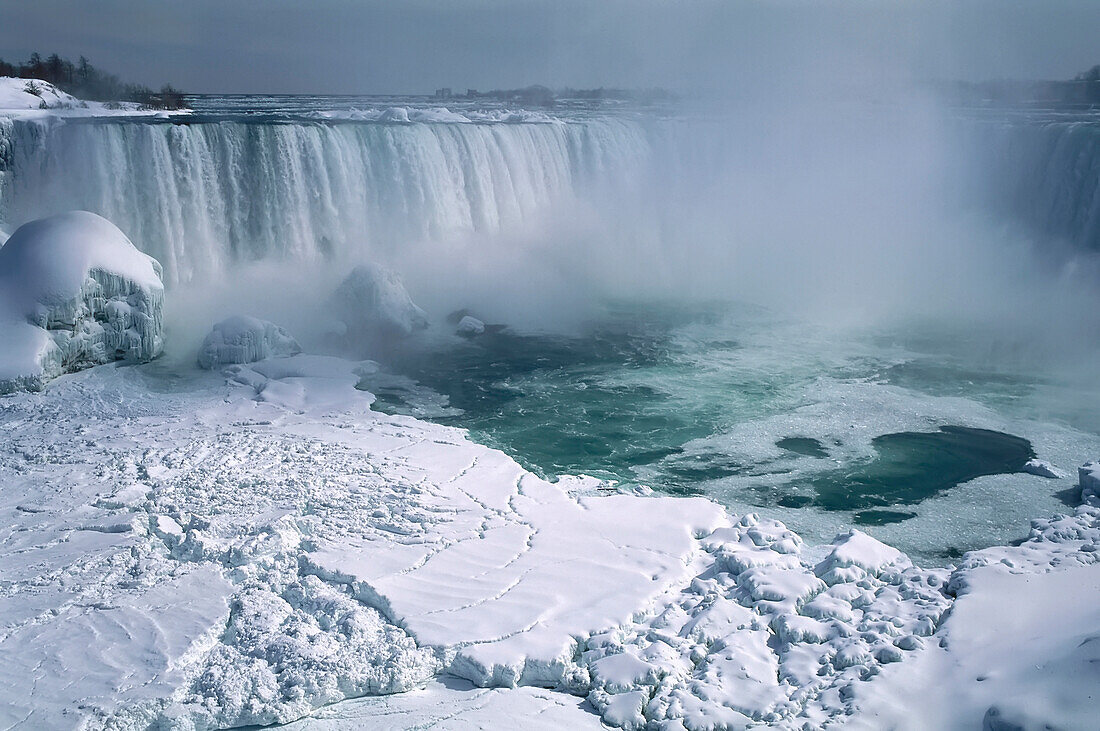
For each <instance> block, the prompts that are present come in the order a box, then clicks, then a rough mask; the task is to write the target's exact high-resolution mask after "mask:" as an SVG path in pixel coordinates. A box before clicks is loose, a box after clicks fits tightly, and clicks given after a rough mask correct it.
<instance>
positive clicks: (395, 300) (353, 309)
mask: <svg viewBox="0 0 1100 731" xmlns="http://www.w3.org/2000/svg"><path fill="white" fill-rule="evenodd" d="M335 308H336V313H337V316H338V317H339V318H340V319H341V320H342V321H343V323H344V325H345V326H346V333H347V337H348V338H350V339H351V340H353V341H359V342H366V343H372V342H376V341H377V340H379V339H380V338H381V339H386V338H392V337H395V336H396V337H401V336H405V335H409V334H411V333H412V332H413V331H415V330H421V329H423V328H426V327H427V326H428V318H427V315H425V313H424V310H422V309H420V308H419V307H417V306H416V305H415V304H414V303H413V301H412V299H411V298H410V297H409V293H408V292H407V291H405V285H404V283H402V281H401V277H400V276H398V275H397V273H396V272H394V271H392V270H390V269H387V268H385V267H382V266H379V265H376V264H370V265H363V266H358V267H356V268H355V269H353V270H352V272H351V274H349V275H348V276H347V278H346V279H344V281H343V282H342V283H341V284H340V286H339V287H338V288H337V289H336V294H335Z"/></svg>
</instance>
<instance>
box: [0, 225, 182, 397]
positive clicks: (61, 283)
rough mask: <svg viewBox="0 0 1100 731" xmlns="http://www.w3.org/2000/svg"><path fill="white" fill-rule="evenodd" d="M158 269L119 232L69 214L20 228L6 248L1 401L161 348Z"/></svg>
mask: <svg viewBox="0 0 1100 731" xmlns="http://www.w3.org/2000/svg"><path fill="white" fill-rule="evenodd" d="M163 304H164V286H163V284H162V283H161V267H160V264H159V263H158V262H157V261H156V260H155V259H153V258H152V257H150V256H148V255H146V254H143V253H141V252H140V251H138V249H137V248H136V247H135V246H134V245H133V243H131V242H130V240H129V239H128V238H126V235H125V234H123V233H122V231H120V230H119V229H118V227H116V226H115V225H114V224H112V223H111V222H110V221H107V220H106V219H104V218H101V217H100V216H97V215H96V214H94V213H88V212H87V211H71V212H69V213H63V214H60V215H57V216H51V217H49V218H44V219H41V220H38V221H32V222H31V223H28V224H25V225H23V226H21V227H20V228H19V229H17V230H16V231H15V233H13V234H12V235H11V238H9V239H8V240H7V242H6V243H5V244H4V246H3V247H2V248H0V342H2V343H3V349H2V354H0V393H9V392H11V391H14V390H20V389H28V390H40V389H41V388H42V387H43V385H44V384H45V383H46V381H48V380H50V379H52V378H55V377H57V376H59V375H61V374H62V373H70V372H73V371H77V370H80V369H82V368H88V367H90V366H94V365H100V364H102V363H108V362H111V361H115V360H125V361H133V362H141V361H148V360H152V359H153V358H155V357H157V356H158V355H159V354H160V353H161V350H162V348H163V345H164V338H163V334H162V317H161V310H162V307H163Z"/></svg>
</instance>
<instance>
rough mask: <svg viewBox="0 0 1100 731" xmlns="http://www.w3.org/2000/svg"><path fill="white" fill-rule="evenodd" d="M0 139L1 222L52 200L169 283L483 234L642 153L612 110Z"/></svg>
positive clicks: (43, 210) (608, 175)
mask: <svg viewBox="0 0 1100 731" xmlns="http://www.w3.org/2000/svg"><path fill="white" fill-rule="evenodd" d="M7 134H8V135H10V137H11V139H10V141H8V142H7V144H8V146H10V151H9V153H8V157H9V159H10V162H9V164H8V166H7V167H9V169H10V175H9V178H10V179H9V180H8V182H7V184H6V186H5V188H4V190H3V191H2V192H3V196H2V200H3V217H2V218H3V219H4V220H5V222H6V224H7V225H8V227H9V228H14V227H15V226H18V225H19V224H21V223H23V222H25V221H27V220H31V219H34V218H38V217H41V216H43V215H47V214H50V213H54V212H57V211H61V210H69V209H73V208H80V209H86V210H90V211H93V212H96V213H99V214H101V215H103V216H104V217H106V218H108V219H109V220H111V221H113V222H115V223H116V224H117V225H118V226H119V227H120V228H121V229H122V230H124V231H126V232H127V233H128V235H129V236H130V237H131V238H132V239H133V240H134V241H136V242H140V246H142V248H143V249H144V250H145V251H146V252H147V253H149V254H151V255H153V256H154V257H156V258H157V259H159V260H160V261H161V263H162V264H163V265H164V268H165V273H166V278H167V281H169V282H170V283H180V282H187V281H191V280H194V279H196V278H201V277H204V276H205V275H208V274H212V273H224V272H225V271H226V270H227V269H229V268H230V266H231V264H232V263H234V262H248V261H255V260H276V261H293V262H317V261H319V260H322V259H337V260H339V259H349V258H358V259H367V258H375V257H382V258H384V257H386V256H387V255H388V254H389V253H392V251H393V250H394V249H396V248H400V247H404V246H408V245H410V244H411V242H417V241H424V240H435V241H440V240H444V239H447V238H448V237H452V236H455V235H460V234H463V233H487V234H491V233H495V232H498V231H500V230H502V229H503V228H505V227H507V226H508V225H510V224H517V223H519V222H520V221H523V220H524V219H525V218H528V217H531V216H533V215H535V214H536V213H537V212H538V211H539V210H540V209H543V208H545V207H547V206H548V205H550V204H552V203H553V202H555V201H560V200H562V199H563V198H564V197H566V196H572V195H576V194H578V193H580V192H583V191H584V190H585V189H586V187H587V186H591V185H595V184H598V183H599V182H600V181H609V180H615V179H630V178H632V177H637V175H638V170H639V166H640V165H644V164H645V162H646V160H647V158H648V156H649V153H650V146H649V143H648V140H647V135H646V132H645V129H644V128H643V126H642V125H641V124H639V123H636V122H631V121H626V120H619V119H614V118H601V119H595V120H589V121H585V122H548V123H537V124H372V123H368V124H313V123H291V124H285V123H284V124H256V123H248V122H241V121H223V122H218V123H199V124H170V123H134V122H129V123H126V122H124V123H119V122H105V123H104V122H91V123H73V122H69V123H60V122H55V123H49V124H40V123H28V122H17V123H15V124H14V125H13V126H12V127H11V128H9V131H8V133H7ZM2 136H3V133H0V137H2ZM3 147H4V144H0V149H2V148H3ZM2 162H3V161H2V159H0V163H2ZM0 167H2V165H0Z"/></svg>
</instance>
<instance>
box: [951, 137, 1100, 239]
mask: <svg viewBox="0 0 1100 731" xmlns="http://www.w3.org/2000/svg"><path fill="white" fill-rule="evenodd" d="M973 131H974V130H971V132H973ZM977 131H978V135H977V136H976V137H974V138H972V144H973V145H974V146H975V148H976V149H977V150H978V151H979V165H978V171H977V175H978V176H980V177H981V178H983V179H984V180H985V181H992V184H990V183H989V182H986V183H985V185H987V186H989V189H988V191H987V194H988V195H989V196H990V198H989V200H988V203H991V204H992V206H993V207H994V209H995V210H997V211H998V212H999V213H1001V214H1003V215H1005V216H1007V217H1010V218H1011V219H1013V220H1018V221H1022V222H1023V223H1024V224H1025V225H1027V226H1028V227H1030V228H1031V229H1032V230H1033V231H1034V232H1036V233H1038V234H1040V235H1046V236H1053V237H1056V238H1058V239H1061V240H1064V241H1066V242H1068V243H1069V244H1070V245H1071V246H1072V247H1073V248H1074V249H1076V250H1085V251H1092V252H1100V124H1098V123H1097V122H1093V121H1089V122H1064V121H1059V122H1045V123H1035V122H1032V123H1016V124H997V125H992V128H991V126H990V125H980V126H979V128H978V130H977ZM979 184H981V183H979Z"/></svg>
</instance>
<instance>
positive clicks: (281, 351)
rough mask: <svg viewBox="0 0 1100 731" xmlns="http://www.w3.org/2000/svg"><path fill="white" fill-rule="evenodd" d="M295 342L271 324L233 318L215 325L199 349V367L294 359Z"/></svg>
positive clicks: (297, 350)
mask: <svg viewBox="0 0 1100 731" xmlns="http://www.w3.org/2000/svg"><path fill="white" fill-rule="evenodd" d="M301 352H302V347H301V346H300V345H298V341H297V340H295V339H294V338H293V336H291V334H290V333H289V332H287V331H286V330H285V329H283V328H281V327H279V326H278V325H276V324H275V323H273V322H268V321H267V320H260V319H258V318H255V317H247V316H245V315H235V316H233V317H230V318H227V319H225V320H222V321H221V322H219V323H218V324H216V325H214V328H213V329H212V330H211V331H210V334H209V335H207V336H206V339H205V340H203V342H202V347H201V348H200V349H199V366H201V367H202V368H216V367H217V366H219V365H230V364H238V363H254V362H256V361H258V360H264V359H266V358H275V357H279V356H288V355H297V354H298V353H301Z"/></svg>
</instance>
